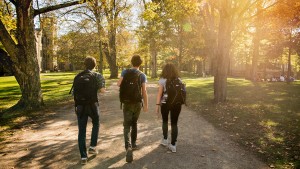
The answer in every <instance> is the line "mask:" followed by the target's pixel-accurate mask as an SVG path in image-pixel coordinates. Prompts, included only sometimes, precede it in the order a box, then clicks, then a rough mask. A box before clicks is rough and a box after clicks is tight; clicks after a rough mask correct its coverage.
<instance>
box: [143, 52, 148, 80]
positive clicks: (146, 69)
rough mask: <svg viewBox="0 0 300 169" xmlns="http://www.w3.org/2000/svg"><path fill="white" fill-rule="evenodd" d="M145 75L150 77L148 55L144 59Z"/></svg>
mask: <svg viewBox="0 0 300 169" xmlns="http://www.w3.org/2000/svg"><path fill="white" fill-rule="evenodd" d="M144 63H145V64H144V65H145V66H144V73H145V74H146V75H148V59H147V54H146V55H145V57H144Z"/></svg>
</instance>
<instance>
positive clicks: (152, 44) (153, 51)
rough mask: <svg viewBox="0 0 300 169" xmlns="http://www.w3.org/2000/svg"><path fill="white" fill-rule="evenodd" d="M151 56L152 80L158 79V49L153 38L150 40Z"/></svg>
mask: <svg viewBox="0 0 300 169" xmlns="http://www.w3.org/2000/svg"><path fill="white" fill-rule="evenodd" d="M149 48H150V54H151V78H156V77H157V72H156V70H157V64H156V60H157V59H156V57H157V49H156V42H155V39H153V38H151V40H150V47H149Z"/></svg>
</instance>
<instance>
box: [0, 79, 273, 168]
mask: <svg viewBox="0 0 300 169" xmlns="http://www.w3.org/2000/svg"><path fill="white" fill-rule="evenodd" d="M156 91H157V89H156V85H155V84H149V85H148V95H149V100H150V101H149V104H150V107H149V112H147V113H144V112H142V113H141V116H140V119H139V122H138V140H137V143H138V145H139V147H140V149H139V150H137V151H134V161H133V163H131V164H128V163H126V162H125V150H124V141H123V125H122V122H123V115H122V110H121V109H120V102H119V99H118V87H117V86H116V84H113V85H112V86H110V88H109V89H108V92H107V93H105V94H103V95H101V96H100V111H101V115H100V135H99V136H100V138H99V145H98V149H99V154H98V155H97V156H96V157H95V156H92V157H90V160H89V162H88V164H87V165H85V166H81V164H80V163H79V159H80V156H79V150H78V145H77V121H76V116H75V114H74V108H73V105H66V106H65V107H61V108H59V110H57V111H56V112H54V116H52V118H50V119H48V120H46V121H45V122H43V123H42V124H33V126H34V125H38V127H36V128H35V129H30V128H29V129H28V128H27V129H26V128H25V129H22V130H20V131H19V132H17V133H15V134H14V136H12V137H11V138H10V139H8V140H6V141H5V142H2V143H0V147H3V146H4V145H5V146H4V148H3V149H2V150H0V168H1V169H2V168H3V169H6V168H30V169H32V168H33V169H34V168H55V169H56V168H101V169H102V168H103V169H104V168H134V169H183V168H188V169H202V168H203V169H264V168H268V166H267V165H266V164H264V163H262V162H261V161H260V160H259V159H257V158H256V157H255V156H253V155H251V154H250V153H248V152H247V151H245V150H243V149H242V148H241V147H239V146H238V145H237V144H236V143H234V142H233V141H231V140H230V138H229V136H228V135H226V133H224V132H221V131H218V130H217V129H215V128H214V127H213V126H212V125H211V124H209V123H208V122H207V121H205V120H204V119H203V118H202V117H201V116H199V115H197V113H196V112H194V111H192V110H190V109H189V108H187V107H184V106H183V109H182V112H181V114H180V117H179V122H178V123H179V135H178V143H177V153H171V152H169V151H168V149H167V148H166V147H163V146H161V145H159V142H160V139H161V137H162V131H161V119H159V118H157V117H156V115H155V113H154V108H155V107H154V106H155V96H156ZM169 130H170V129H169ZM90 131H91V121H89V125H88V129H87V138H90ZM87 143H89V140H88V141H87Z"/></svg>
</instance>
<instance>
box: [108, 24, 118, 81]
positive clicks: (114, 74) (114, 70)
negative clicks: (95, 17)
mask: <svg viewBox="0 0 300 169" xmlns="http://www.w3.org/2000/svg"><path fill="white" fill-rule="evenodd" d="M111 29H112V31H111V32H110V33H109V36H110V38H109V49H110V61H111V63H110V67H109V68H110V78H118V66H117V49H116V28H115V27H113V28H111Z"/></svg>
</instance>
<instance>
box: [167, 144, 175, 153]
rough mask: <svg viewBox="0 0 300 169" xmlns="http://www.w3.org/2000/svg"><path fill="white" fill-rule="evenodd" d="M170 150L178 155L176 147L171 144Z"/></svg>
mask: <svg viewBox="0 0 300 169" xmlns="http://www.w3.org/2000/svg"><path fill="white" fill-rule="evenodd" d="M169 149H170V150H171V151H172V153H176V145H174V146H173V145H172V144H169Z"/></svg>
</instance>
